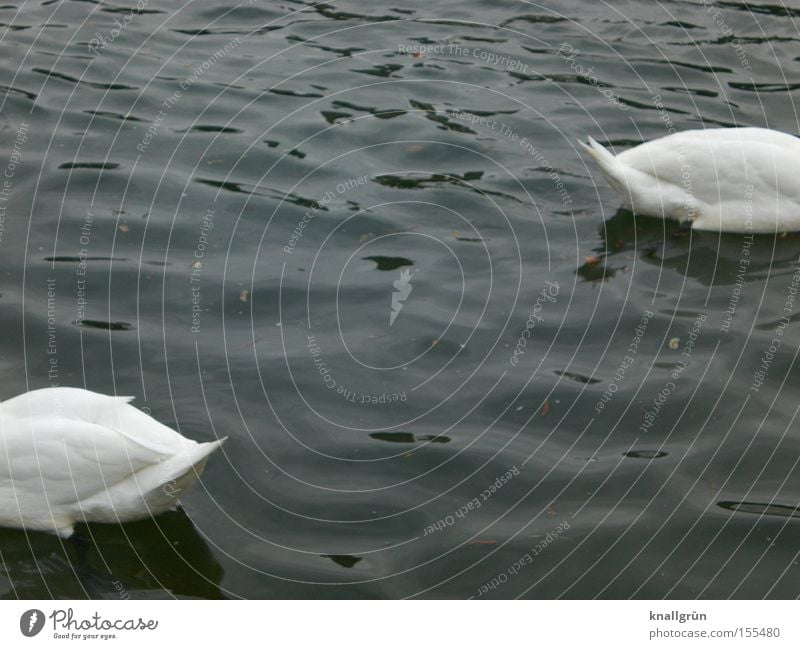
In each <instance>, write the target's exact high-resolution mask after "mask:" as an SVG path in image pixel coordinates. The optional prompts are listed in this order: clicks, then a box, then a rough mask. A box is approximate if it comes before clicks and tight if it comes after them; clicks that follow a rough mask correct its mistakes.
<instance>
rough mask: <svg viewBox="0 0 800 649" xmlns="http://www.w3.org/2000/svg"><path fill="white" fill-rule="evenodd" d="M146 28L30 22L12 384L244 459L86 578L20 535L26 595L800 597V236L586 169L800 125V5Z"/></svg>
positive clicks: (51, 8)
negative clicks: (614, 184)
mask: <svg viewBox="0 0 800 649" xmlns="http://www.w3.org/2000/svg"><path fill="white" fill-rule="evenodd" d="M140 7H141V10H137V9H136V4H135V3H133V2H129V1H128V0H125V2H119V3H110V2H71V1H67V2H51V1H48V2H13V1H12V2H8V3H6V4H4V5H3V6H2V8H0V23H2V28H0V29H2V40H1V41H0V42H1V43H2V56H3V60H4V61H6V65H5V66H3V70H2V71H0V91H1V92H2V109H1V110H2V118H1V119H0V129H2V130H1V131H0V132H2V148H3V150H2V156H0V166H2V167H3V168H4V171H3V172H2V173H4V174H5V176H4V178H3V180H4V181H6V184H5V185H3V186H2V187H0V190H2V191H3V195H2V196H0V210H3V211H2V212H0V216H2V221H0V224H2V228H1V229H0V235H1V238H0V277H1V278H2V284H0V293H1V295H0V318H2V331H3V336H2V339H0V368H2V375H3V387H2V395H0V396H2V398H8V397H11V396H14V395H16V394H19V393H22V392H25V391H27V390H31V389H35V388H39V387H46V386H49V385H70V386H79V387H85V388H87V389H90V390H95V391H99V392H104V393H116V394H122V395H132V396H135V397H136V401H135V403H136V405H138V406H139V407H140V408H146V409H148V410H147V411H148V412H151V413H152V415H153V416H154V417H156V418H157V419H158V420H159V421H161V422H163V423H165V424H167V425H169V426H172V427H174V428H176V429H178V430H180V431H181V433H183V434H184V435H186V436H188V437H190V438H192V439H195V440H198V441H208V440H212V439H215V438H218V437H222V436H224V435H228V436H229V439H228V441H227V443H226V444H225V446H224V448H223V451H222V452H220V453H218V454H217V455H215V456H214V457H212V458H211V461H210V462H209V464H208V466H207V468H206V471H205V473H204V475H203V478H202V482H201V483H200V484H198V485H197V486H196V487H195V488H194V489H193V490H192V492H191V493H190V494H189V495H188V496H187V497H186V498H184V502H183V508H182V510H180V511H178V512H175V513H171V514H166V515H162V516H159V517H157V518H155V519H154V520H151V521H143V522H140V523H132V524H127V525H123V526H107V525H90V526H85V525H82V526H79V531H80V533H81V535H82V536H83V537H84V538H86V539H87V540H88V542H89V552H88V556H87V557H86V559H85V561H83V562H78V561H77V560H76V558H75V552H74V548H73V547H72V546H71V544H64V543H62V542H61V541H60V540H59V539H58V538H56V537H53V536H49V535H46V534H41V533H25V532H23V531H19V530H0V559H2V561H0V594H2V596H3V597H6V598H14V597H21V598H34V597H35V598H42V597H46V598H49V597H55V598H62V597H72V598H79V597H104V598H111V599H114V598H118V597H125V598H127V597H131V598H137V597H156V598H162V597H163V598H168V597H211V598H213V597H226V598H238V597H244V598H277V597H281V598H285V597H291V598H350V597H381V598H400V597H435V598H443V597H447V598H467V597H480V598H513V597H526V598H594V597H602V598H629V597H638V598H644V597H647V598H664V597H680V598H695V597H698V598H727V597H748V598H761V597H776V598H777V597H780V598H790V597H791V598H794V597H797V596H798V595H800V587H798V583H800V580H799V579H798V576H800V570H798V565H797V558H798V547H797V541H796V540H797V535H798V531H799V530H800V527H798V525H799V523H798V521H797V518H798V515H799V514H798V511H799V510H798V509H797V507H798V499H800V482H799V478H800V472H799V471H798V458H799V457H800V441H798V435H797V422H796V421H795V419H796V415H797V405H796V401H797V399H796V396H795V395H796V390H795V389H794V388H795V386H796V384H797V381H798V378H800V376H799V375H798V368H797V349H798V339H800V330H799V329H798V323H797V318H796V316H795V310H796V308H795V304H794V302H793V301H792V299H793V297H794V293H793V291H794V290H795V289H796V287H797V284H798V281H800V279H799V278H800V276H797V275H795V272H796V271H795V269H796V268H797V260H798V257H800V239H798V238H797V237H796V236H794V235H789V236H786V237H782V238H777V239H776V238H774V237H761V236H759V237H755V238H754V239H753V240H748V239H745V238H744V237H742V236H734V235H722V236H719V235H715V234H703V233H700V234H698V233H692V234H688V233H685V232H684V231H682V230H680V229H678V228H677V226H676V225H675V224H672V223H666V224H665V223H663V222H661V221H657V220H652V219H646V218H641V217H634V215H633V214H631V213H629V212H626V211H624V210H621V209H619V205H620V202H619V199H618V198H617V197H616V195H615V194H614V193H613V191H612V190H611V189H609V188H608V187H607V186H606V185H605V184H604V183H603V181H602V179H601V178H600V177H599V174H598V173H597V172H596V170H595V169H594V168H593V167H592V166H591V165H590V164H589V163H590V161H588V160H587V159H586V156H585V155H584V154H583V153H582V151H581V150H580V149H579V147H578V146H577V143H576V140H577V139H579V138H584V137H585V136H587V135H591V136H593V137H595V138H596V139H598V140H599V141H601V142H602V143H604V144H606V145H608V146H611V147H612V148H613V149H615V150H617V151H620V150H623V149H625V148H626V147H628V146H631V145H634V144H637V143H639V142H642V141H644V140H649V139H653V138H657V137H660V136H663V135H666V134H667V133H668V132H669V130H670V129H672V128H674V129H676V130H682V129H689V128H698V127H704V126H705V127H717V126H734V125H749V126H768V127H771V128H776V129H780V130H784V131H787V132H790V133H796V132H797V131H798V116H797V109H796V106H795V104H794V97H795V96H796V94H797V89H798V87H800V85H798V83H797V82H796V81H797V79H796V78H797V70H798V59H799V58H800V51H799V50H798V40H799V37H798V22H797V21H798V18H800V9H799V8H792V7H790V6H789V5H781V4H780V3H775V4H772V5H769V4H757V3H747V4H745V3H739V2H714V3H706V4H704V3H701V2H678V1H670V2H642V1H638V2H634V1H629V2H622V1H620V2H576V1H572V0H567V1H564V2H557V3H547V4H537V3H532V2H516V1H510V0H509V1H500V2H492V3H480V2H477V1H470V0H467V1H466V2H465V1H463V0H459V2H451V1H449V0H447V1H444V2H438V3H427V2H405V3H403V4H397V3H394V4H392V3H388V4H387V3H375V4H369V5H367V4H366V3H363V2H356V1H355V0H342V1H339V0H337V1H335V2H330V3H321V4H316V5H314V4H311V3H308V2H289V1H287V2H252V3H247V2H244V3H242V4H240V5H233V4H224V3H223V4H220V3H212V2H189V3H185V4H181V3H173V2H159V3H154V2H152V3H145V2H144V0H142V3H141V4H140ZM743 259H746V261H747V263H743V261H742V260H743ZM790 298H792V299H790ZM393 301H394V305H393ZM775 340H777V341H778V342H777V343H775V342H773V341H775ZM771 347H772V348H773V349H772V351H770V348H771Z"/></svg>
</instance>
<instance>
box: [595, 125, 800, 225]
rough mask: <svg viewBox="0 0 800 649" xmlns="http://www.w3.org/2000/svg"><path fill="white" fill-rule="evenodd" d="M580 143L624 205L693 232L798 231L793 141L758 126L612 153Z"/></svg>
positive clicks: (799, 200) (797, 151) (799, 173)
mask: <svg viewBox="0 0 800 649" xmlns="http://www.w3.org/2000/svg"><path fill="white" fill-rule="evenodd" d="M581 144H582V146H583V147H584V148H585V149H586V150H587V151H588V152H589V154H590V155H591V156H592V158H594V160H595V161H596V162H597V164H598V165H599V167H600V171H601V172H602V173H603V176H605V178H606V180H607V181H608V183H609V184H610V185H611V187H613V188H614V189H615V190H616V191H617V193H618V194H619V195H620V197H621V198H622V200H623V202H624V203H625V206H626V207H627V208H629V209H630V210H632V211H634V212H636V213H637V214H642V215H644V216H655V217H659V218H665V219H677V220H679V221H691V224H692V228H693V229H695V230H713V231H717V232H754V233H755V232H772V233H775V232H788V231H795V230H800V139H798V138H796V137H794V136H792V135H788V134H786V133H781V132H780V131H773V130H770V129H765V128H713V129H705V130H693V131H682V132H680V133H674V134H672V135H667V136H666V137H662V138H659V139H657V140H652V141H651V142H645V143H644V144H640V145H639V146H635V147H633V148H632V149H628V150H627V151H624V152H622V153H620V154H619V155H616V156H615V155H613V154H612V153H611V152H610V151H608V149H606V148H605V147H603V146H602V145H600V144H598V143H597V142H595V141H594V140H593V139H592V138H589V144H588V145H586V144H583V143H581Z"/></svg>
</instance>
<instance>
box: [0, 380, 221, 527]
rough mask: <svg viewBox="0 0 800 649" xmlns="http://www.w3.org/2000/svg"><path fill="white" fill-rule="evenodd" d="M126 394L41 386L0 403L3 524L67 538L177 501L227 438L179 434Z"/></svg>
mask: <svg viewBox="0 0 800 649" xmlns="http://www.w3.org/2000/svg"><path fill="white" fill-rule="evenodd" d="M131 400H132V398H131V397H110V396H106V395H102V394H97V393H95V392H89V391H88V390H81V389H77V388H45V389H42V390H34V391H32V392H28V393H27V394H22V395H20V396H18V397H14V398H13V399H9V400H7V401H4V402H2V403H0V525H2V526H7V527H23V528H28V529H32V530H43V531H47V532H54V533H57V534H60V535H61V536H64V537H67V536H70V535H71V534H72V531H73V530H72V526H73V525H74V524H75V523H76V522H78V521H87V522H92V521H93V522H105V523H111V522H126V521H131V520H137V519H141V518H146V517H148V516H151V515H154V514H158V513H161V512H163V511H166V510H168V509H172V508H174V507H175V506H177V504H178V502H179V501H178V499H179V497H180V495H181V492H182V491H184V490H185V489H186V488H188V487H189V486H190V485H191V484H192V483H193V482H194V481H195V480H196V479H197V477H198V476H199V474H200V472H201V471H202V470H203V467H204V466H205V463H206V460H207V459H208V456H209V454H210V453H212V452H213V451H214V450H216V449H217V448H219V447H220V445H221V444H222V443H223V442H224V441H225V440H224V439H221V440H218V441H216V442H208V443H203V444H198V443H197V442H194V441H192V440H189V439H186V438H185V437H183V436H182V435H180V434H179V433H177V432H175V431H174V430H172V429H171V428H168V427H167V426H164V425H162V424H160V423H158V422H157V421H156V420H155V419H153V418H152V417H149V416H148V415H146V414H145V413H143V412H142V411H141V410H138V409H136V408H134V407H133V406H131V405H129V403H128V402H129V401H131Z"/></svg>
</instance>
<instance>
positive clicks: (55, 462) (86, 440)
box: [0, 417, 170, 513]
mask: <svg viewBox="0 0 800 649" xmlns="http://www.w3.org/2000/svg"><path fill="white" fill-rule="evenodd" d="M0 436H2V440H3V443H2V445H0V493H2V494H4V495H5V496H6V497H9V495H10V497H11V500H12V501H16V502H17V503H18V504H19V507H20V510H21V511H23V512H25V509H24V508H25V507H26V506H28V505H30V504H31V503H39V502H46V503H48V504H49V506H50V507H51V508H55V507H59V506H64V505H68V504H72V503H78V502H80V501H82V500H85V499H87V498H90V497H92V496H94V495H95V494H97V493H99V492H102V491H105V490H107V489H109V488H111V487H112V486H114V485H116V484H118V483H120V482H122V481H125V480H127V479H129V478H130V477H131V476H132V475H133V474H135V473H137V472H139V471H142V470H144V469H146V468H147V467H150V466H153V465H156V464H159V463H161V462H164V461H165V460H167V459H168V458H169V457H170V455H167V454H164V453H162V452H160V451H158V450H156V449H153V448H151V447H148V446H145V445H142V444H139V443H137V442H136V441H134V440H132V439H131V438H130V437H129V436H126V435H122V434H119V433H118V432H117V431H115V430H113V429H110V428H108V427H106V426H101V425H98V424H91V423H86V422H80V421H77V420H74V419H63V418H61V419H55V418H44V417H39V418H35V419H18V418H13V419H10V420H9V419H8V418H5V417H3V418H0ZM43 497H44V498H43ZM0 505H5V506H8V505H9V503H0ZM31 506H32V505H31ZM13 508H14V509H16V505H14V506H13ZM26 513H27V512H26Z"/></svg>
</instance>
